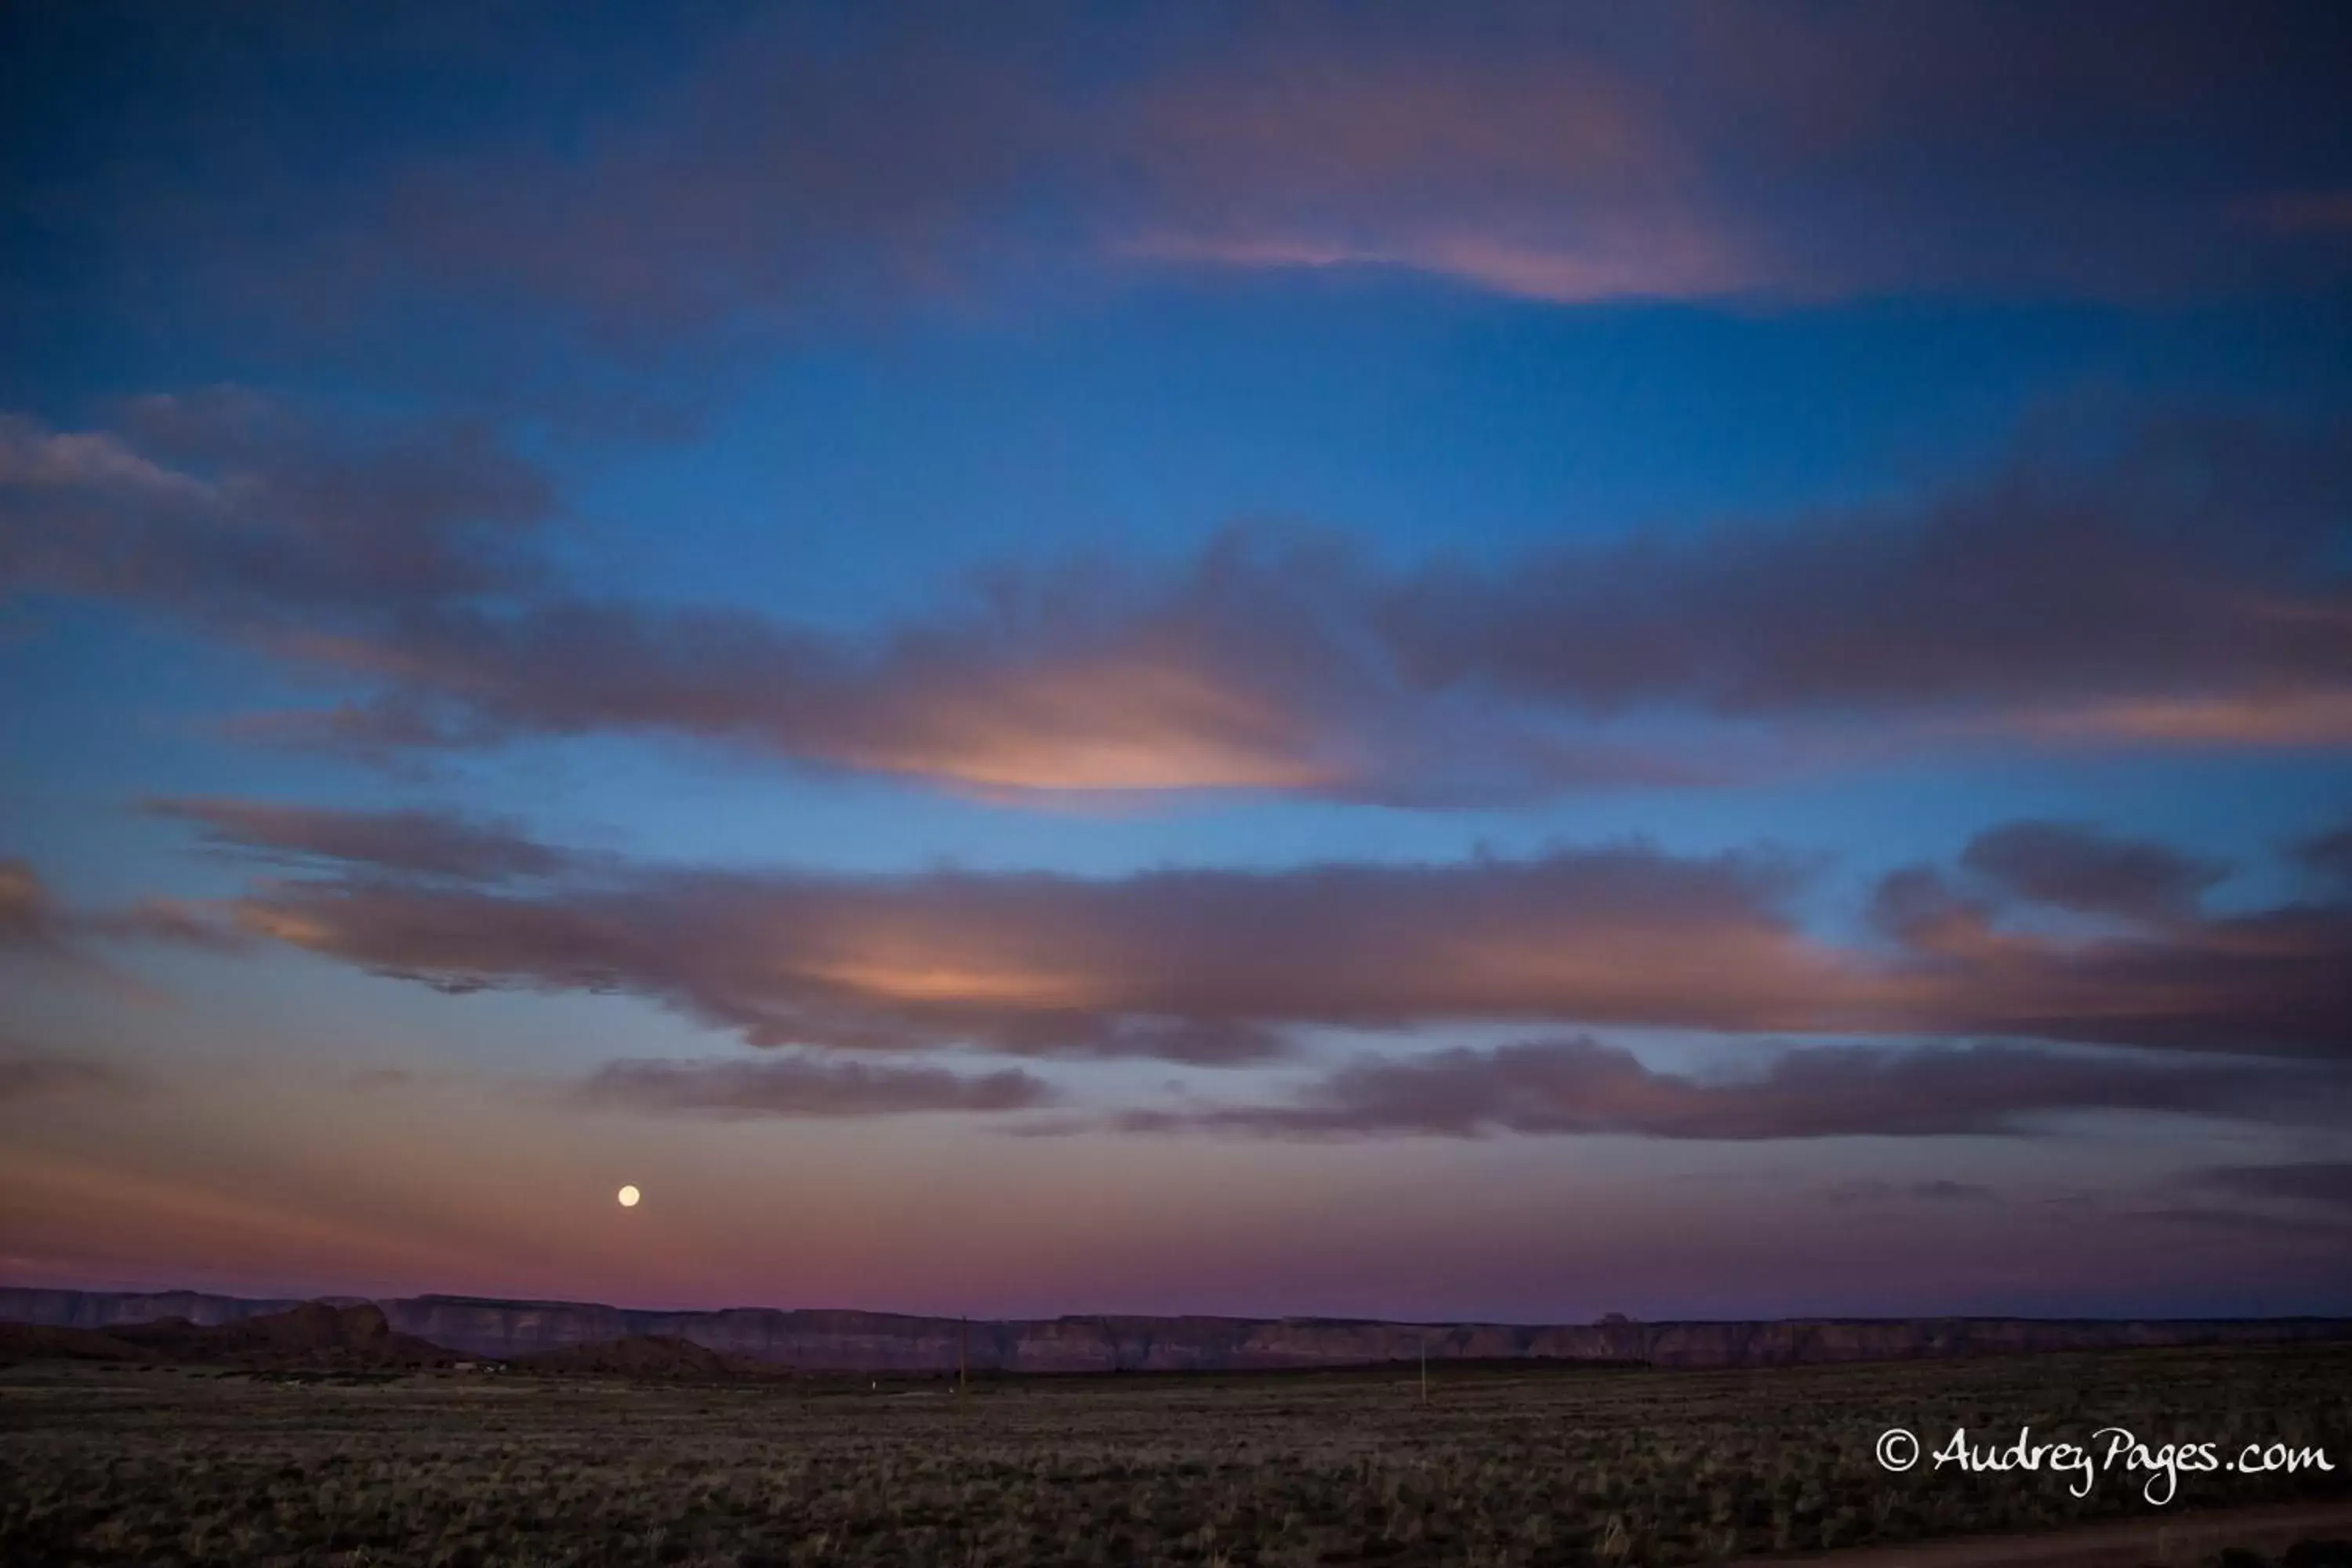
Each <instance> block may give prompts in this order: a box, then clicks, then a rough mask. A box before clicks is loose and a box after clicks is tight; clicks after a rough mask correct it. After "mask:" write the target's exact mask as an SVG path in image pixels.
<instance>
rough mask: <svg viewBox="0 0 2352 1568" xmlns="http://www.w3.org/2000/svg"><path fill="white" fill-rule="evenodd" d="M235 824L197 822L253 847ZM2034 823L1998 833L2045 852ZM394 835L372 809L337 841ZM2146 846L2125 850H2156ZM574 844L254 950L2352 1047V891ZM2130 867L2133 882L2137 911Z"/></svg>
mask: <svg viewBox="0 0 2352 1568" xmlns="http://www.w3.org/2000/svg"><path fill="white" fill-rule="evenodd" d="M238 820H239V814H238V813H236V812H235V811H229V810H218V811H215V812H214V813H213V814H212V816H211V817H210V818H208V821H209V823H210V825H211V830H212V831H213V832H214V833H215V835H221V834H228V835H230V836H233V835H234V832H235V826H234V825H235V824H236V822H237V821H238ZM262 825H263V826H264V827H265V829H266V830H267V831H268V833H270V834H274V833H275V831H276V826H277V825H276V823H275V821H274V820H273V819H268V818H266V817H265V818H264V819H262ZM2042 826H2044V825H2033V829H2032V832H2029V833H2019V832H2016V831H2013V830H1996V831H1995V833H1994V834H1992V835H1990V836H1989V837H1990V842H1992V843H1994V844H1996V845H2011V846H2013V845H2015V844H2017V843H2019V842H2024V843H2027V844H2029V845H2030V844H2032V842H2033V841H2034V835H2035V834H2038V833H2040V832H2041V831H2042ZM381 831H382V825H381V824H376V823H371V822H368V821H363V820H362V821H355V822H353V823H352V824H351V825H350V826H349V827H348V829H347V830H345V829H338V831H337V832H336V833H335V834H334V835H331V836H328V835H319V836H318V837H334V838H336V839H339V840H348V841H352V842H359V843H372V842H375V841H377V838H378V836H379V834H380V833H381ZM402 832H403V834H404V835H406V834H407V833H408V832H409V829H408V828H407V827H405V826H404V828H403V829H402ZM423 837H425V838H426V839H427V840H430V839H431V838H432V837H433V836H432V835H425V836H423ZM1983 841H1984V840H1980V841H1979V842H1983ZM2059 842H2060V843H2061V847H2063V849H2064V851H2065V854H2063V855H2061V856H2059V857H2057V858H2040V859H2034V860H2032V877H2035V878H2046V877H2047V876H2048V875H2049V874H2050V868H2051V867H2053V866H2059V867H2062V868H2064V869H2065V870H2066V871H2067V872H2069V874H2070V879H2063V880H2061V881H2060V882H2059V883H2058V884H2057V886H2058V887H2059V889H2060V890H2062V891H2064V892H2066V893H2068V894H2069V895H2070V896H2074V895H2079V894H2083V893H2084V887H2085V886H2086V885H2087V887H2088V888H2089V889H2090V892H2091V894H2093V895H2095V897H2094V898H2093V901H2094V902H2104V903H2105V905H2106V906H2108V907H2113V906H2114V904H2115V900H2114V898H2113V897H2112V895H2113V893H2114V890H2115V889H2114V885H2113V883H2112V881H2111V879H2109V878H2108V876H2107V872H2108V870H2109V868H2110V867H2111V863H2116V862H2115V851H2116V847H2117V844H2116V841H2115V840H2113V839H2110V838H2106V837H2102V836H2099V835H2096V834H2091V833H2084V832H2074V833H2072V834H2069V835H2064V836H2062V837H2061V839H2060V841H2059ZM267 843H268V837H265V844H267ZM2085 847H2087V848H2088V849H2089V850H2090V851H2093V853H2090V854H2089V855H2088V856H2087V858H2086V863H2087V864H2089V865H2090V866H2091V867H2092V868H2094V869H2095V870H2097V871H2099V872H2100V875H2099V876H2098V877H2095V878H2093V879H2090V881H2089V882H2088V883H2087V884H2084V883H2082V882H2080V881H2079V880H2077V879H2071V876H2072V873H2073V872H2074V871H2076V870H2077V869H2079V867H2078V866H2077V865H2076V859H2077V858H2084V857H2081V856H2079V855H2078V853H2077V852H2079V851H2083V850H2084V849H2085ZM2145 848H2146V847H2140V848H2139V849H2131V847H2128V846H2126V849H2127V850H2129V851H2130V852H2128V853H2125V854H2124V855H2123V856H2122V858H2121V860H2120V862H2119V863H2121V864H2124V865H2126V867H2130V868H2143V867H2145V866H2146V865H2148V864H2157V863H2161V857H2151V856H2149V855H2147V854H2146V853H2145V852H2144V851H2145ZM551 853H552V852H551ZM1979 858H1982V857H1979ZM1997 858H1998V857H1997ZM551 863H552V864H554V865H558V866H567V865H568V867H569V868H568V869H566V870H564V871H562V873H561V874H557V875H552V876H550V877H547V878H543V879H539V880H537V881H535V882H533V883H531V884H530V885H526V886H513V885H506V884H499V883H497V882H494V881H488V880H481V881H472V882H468V881H465V880H462V879H454V878H452V877H450V876H447V875H446V874H443V872H444V869H446V868H432V869H430V870H429V871H427V872H425V873H412V874H405V875H404V874H401V873H400V872H399V871H398V869H397V868H394V867H391V866H388V865H387V864H386V863H385V862H384V861H383V859H377V860H375V861H373V862H370V863H367V864H362V865H356V866H353V867H352V868H350V869H348V870H336V869H332V868H328V869H322V870H321V872H320V874H318V875H314V876H309V877H300V878H293V879H273V880H266V881H261V882H257V884H255V885H254V886H253V887H252V888H250V889H248V890H247V893H246V895H245V896H244V897H243V898H242V899H240V900H236V903H235V906H234V911H235V918H236V921H237V922H238V924H239V926H240V927H241V929H243V930H244V931H247V932H248V933H249V934H251V935H253V936H255V937H257V938H266V939H270V940H275V941H279V942H287V943H289V944H291V945H294V946H298V947H301V948H304V949H307V950H309V951H310V952H316V953H319V954H320V955H322V956H325V957H328V958H331V959H334V960H336V961H338V962H341V963H348V964H352V965H353V966H356V967H359V968H362V969H364V970H367V971H370V972H373V973H380V974H385V975H390V976H394V977H399V978H404V979H409V980H415V981H418V982H422V983H424V984H430V985H433V986H436V987H437V988H439V989H442V990H445V991H448V992H453V993H463V992H467V991H475V990H481V989H490V988H509V989H525V990H542V991H589V992H623V993H627V994H635V995H641V996H646V997H649V998H652V999H655V1000H656V1001H659V1002H662V1003H664V1004H666V1005H669V1006H672V1007H674V1008H676V1009H677V1010H678V1011H680V1012H681V1013H684V1014H686V1015H688V1016H691V1017H694V1018H696V1019H698V1020H699V1021H701V1022H703V1023H706V1024H709V1025H711V1026H716V1027H719V1028H724V1029H728V1030H731V1031H734V1032H737V1033H739V1034H740V1035H741V1036H742V1037H744V1038H745V1039H747V1040H749V1041H751V1043H753V1044H757V1045H767V1046H807V1047H835V1048H848V1049H869V1050H906V1049H919V1048H927V1047H939V1046H973V1047H986V1048H991V1049H996V1050H1003V1051H1010V1052H1015V1053H1019V1054H1024V1055H1076V1056H1087V1055H1093V1056H1136V1057H1153V1058H1165V1059H1171V1060H1181V1061H1191V1062H1197V1063H1204V1064H1213V1063H1240V1062H1249V1061H1262V1060H1266V1059H1269V1058H1275V1057H1278V1056H1281V1055H1283V1054H1285V1052H1286V1050H1287V1049H1288V1047H1289V1042H1290V1039H1291V1037H1293V1035H1294V1034H1295V1033H1296V1032H1297V1031H1298V1030H1300V1029H1304V1028H1310V1027H1315V1026H1341V1027H1357V1028H1370V1029H1410V1028H1416V1027H1420V1026H1427V1025H1434V1024H1445V1023H1454V1022H1474V1021H1481V1020H1496V1021H1500V1020H1519V1021H1528V1022H1548V1023H1559V1024H1570V1025H1587V1026H1590V1025H1612V1024H1613V1025H1647V1026H1662V1027H1673V1028H1682V1029H1693V1030H1706V1031H1712V1032H1717V1033H1724V1034H1748V1035H1754V1034H1813V1035H1824V1034H1825V1035H1843V1036H1850V1037H1851V1036H1873V1037H1887V1036H1911V1037H1929V1038H1942V1039H2031V1040H2040V1041H2047V1042H2057V1043H2066V1044H2074V1045H2106V1046H2127V1047H2157V1048H2165V1049H2173V1050H2181V1051H2196V1052H2229V1053H2242V1054H2252V1055H2272V1056H2284V1057H2305V1058H2316V1059H2339V1058H2342V1057H2343V1055H2344V1052H2345V1049H2346V1046H2347V1041H2352V904H2346V903H2341V902H2338V903H2307V904H2305V903H2290V904H2284V905H2280V906H2277V907H2275V908H2271V909H2266V910H2252V911H2245V912H2233V913H2230V914H2225V915H2207V914H2201V913H2198V912H2196V911H2194V910H2186V909H2182V910H2169V911H2168V914H2167V917H2166V919H2165V920H2164V921H2163V922H2162V923H2160V924H2157V925H2145V924H2139V923H2131V924H2127V925H2126V927H2125V928H2123V929H2121V930H2114V929H2100V930H2096V931H2091V932H2088V933H2081V932H2064V933H2053V932H2050V931H2042V930H2040V929H2036V927H2035V926H2034V925H2033V924H2032V922H2031V921H2028V922H2027V923H2025V924H2022V925H2021V924H2018V923H2015V922H2013V921H2010V920H2009V919H2008V918H2007V916H2006V912H2005V911H2004V910H2003V909H2002V908H2000V907H1997V906H1996V905H1993V904H1988V903H1984V902H1981V901H1977V900H1970V899H1969V898H1967V897H1965V896H1963V895H1962V894H1961V893H1959V892H1958V891H1956V890H1955V889H1954V886H1953V883H1952V881H1951V879H1950V878H1949V877H1948V876H1947V874H1946V873H1944V872H1943V871H1941V870H1939V869H1937V868H1935V867H1931V866H1920V867H1913V868H1906V869H1904V870H1901V871H1898V872H1896V873H1894V874H1892V875H1891V876H1889V877H1888V878H1886V879H1885V880H1884V881H1883V882H1882V884H1881V885H1880V886H1879V887H1878V889H1876V891H1875V893H1874V897H1873V904H1872V911H1873V913H1874V917H1875V920H1876V926H1877V930H1878V931H1879V932H1880V933H1881V934H1880V936H1879V938H1878V939H1877V940H1874V941H1868V942H1856V943H1853V944H1849V945H1841V944H1839V943H1835V942H1826V941H1823V940H1821V939H1818V938H1816V937H1813V936H1811V935H1809V934H1807V932H1806V931H1805V929H1804V928H1803V926H1802V924H1801V922H1800V921H1799V920H1798V918H1797V915H1796V913H1795V911H1794V906H1795V904H1796V902H1797V901H1798V895H1800V894H1801V893H1806V892H1809V891H1810V890H1811V886H1812V877H1811V872H1812V869H1813V863H1811V862H1808V861H1806V860H1803V859H1801V858H1796V857H1794V856H1792V855H1790V854H1789V853H1787V852H1774V851H1763V850H1759V851H1753V852H1748V853H1739V854H1721V855H1715V856H1707V857H1684V856H1675V855H1671V854H1668V853H1665V852H1664V851H1662V850H1660V849H1658V848H1656V847H1652V846H1648V845H1645V844H1641V843H1631V844H1621V845H1613V846H1601V847H1587V848H1572V847H1559V848H1555V849H1553V850H1550V851H1549V852H1547V853H1544V854H1540V855H1537V856H1532V857H1528V858H1520V859H1506V858H1495V857H1482V858H1473V859H1468V860H1463V861H1457V862H1451V863H1435V864H1397V865H1380V864H1360V865H1357V864H1344V863H1342V864H1326V865H1310V866H1302V867H1297V868H1286V869H1264V870H1229V869H1206V868H1202V869H1159V870H1146V871H1139V872H1135V873H1131V874H1129V875H1125V876H1118V877H1108V878H1083V877H1072V876H1064V875H1057V874H1049V873H1021V872H965V871H950V870H942V871H929V872H922V873H914V874H903V875H887V876H847V875H824V874H817V873H808V872H797V871H791V870H775V871H765V872H761V871H736V872H718V871H709V870H698V869H686V868H670V867H664V866H660V865H648V864H638V863H632V862H629V861H626V860H623V859H619V858H593V859H582V860H576V861H570V862H567V861H566V860H564V858H562V857H561V856H560V855H558V856H556V857H555V858H554V859H553V860H552V861H551ZM2178 863H2179V864H2182V865H2185V864H2189V862H2188V861H2186V860H2185V859H2182V860H2179V862H2178ZM2200 874H2201V873H2200ZM2136 878H2137V871H2135V878H2126V879H2125V884H2124V885H2125V887H2126V889H2127V890H2128V891H2130V892H2131V893H2132V894H2133V895H2134V899H2135V900H2137V897H2138V895H2140V894H2142V893H2144V892H2145V891H2146V886H2145V879H2136ZM2158 883H2159V885H2161V886H2163V887H2169V886H2171V883H2170V882H2168V881H2167V880H2165V879H2158ZM2036 885H2040V884H2036ZM2127 901H2128V900H2127ZM2130 907H2133V908H2139V907H2141V906H2140V905H2139V904H2138V903H2137V902H2131V903H2130ZM2027 912H2028V913H2029V914H2030V913H2031V910H2028V911H2027Z"/></svg>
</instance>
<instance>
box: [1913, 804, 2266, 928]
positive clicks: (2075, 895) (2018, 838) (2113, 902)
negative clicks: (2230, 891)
mask: <svg viewBox="0 0 2352 1568" xmlns="http://www.w3.org/2000/svg"><path fill="white" fill-rule="evenodd" d="M1960 864H1961V865H1962V866H1963V867H1964V868H1967V869H1968V870H1969V871H1972V872H1974V873H1976V874H1977V875H1978V876H1979V877H1982V878H1984V879H1987V880H1988V881H1990V882H1991V883H1993V884H1995V885H1996V886H1997V887H1999V888H2000V889H2001V890H2003V891H2005V892H2007V893H2009V894H2010V895H2011V896H2013V897H2015V898H2019V899H2022V900H2027V901H2029V902H2032V903H2038V904H2047V905H2051V906H2053V907H2055V908H2058V909H2064V910H2076V911H2079V912H2081V913H2084V914H2101V915H2115V916H2119V917H2121V918H2124V919H2126V920H2146V919H2168V918H2178V917H2181V916H2185V915H2189V914H2191V913H2193V912H2194V911H2195V909H2196V906H2197V901H2198V900H2199V899H2200V897H2202V896H2203V894H2204V893H2205V891H2206V889H2209V888H2210V887H2212V886H2213V885H2214V884H2215V883H2216V882H2219V881H2220V880H2221V879H2222V878H2223V877H2225V876H2226V875H2228V868H2226V867H2223V866H2220V865H2216V864H2214V863H2212V862H2210V861H2204V860H2198V859H2194V858H2189V857H2188V856H2185V855H2180V854H2179V853H2176V852H2175V851H2173V850H2171V849H2168V848H2167V847H2164V846H2163V845H2160V844H2151V843H2147V842H2144V841H2139V840H2130V839H2120V838H2116V837H2110V836H2108V835H2105V834H2103V833H2100V832H2099V831H2098V830H2097V829H2095V828H2093V827H2089V826H2084V825H2082V824H2079V823H2064V822H2013V823H2011V824H2009V825H2008V826H2003V827H2000V828H1996V829H1994V830H1993V831H1991V832H1989V833H1981V834H1979V835H1978V836H1977V837H1975V838H1973V839H1971V840H1970V841H1969V846H1968V847H1967V848H1966V849H1965V850H1964V851H1962V852H1961V855H1960Z"/></svg>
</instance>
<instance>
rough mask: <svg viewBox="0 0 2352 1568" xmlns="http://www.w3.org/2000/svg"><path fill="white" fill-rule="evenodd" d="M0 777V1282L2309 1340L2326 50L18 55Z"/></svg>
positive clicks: (2130, 12)
mask: <svg viewBox="0 0 2352 1568" xmlns="http://www.w3.org/2000/svg"><path fill="white" fill-rule="evenodd" d="M0 740H5V745H0V998H5V1005H0V1281H5V1282H7V1283H14V1284H37V1285H58V1286H80V1287H90V1288H110V1289H111V1288H150V1287H195V1288H201V1289H213V1290H226V1291H232V1292H236V1293H243V1294H272V1295H274V1294H281V1293H320V1292H337V1293H352V1294H368V1295H389V1294H407V1293H414V1292H419V1291H428V1290H439V1291H452V1292H465V1293H476V1294H497V1295H509V1296H531V1297H551V1298H562V1299H572V1300H605V1301H614V1302H618V1303H623V1304H629V1305H639V1306H678V1307H717V1306H728V1305H770V1306H782V1307H815V1306H833V1307H865V1308H872V1309H878V1310H910V1311H922V1312H938V1313H970V1314H972V1315H975V1316H979V1315H989V1316H1005V1315H1054V1314H1058V1313H1063V1312H1091V1311H1136V1312H1162V1311H1165V1312H1175V1311H1209V1312H1229V1313H1245V1314H1254V1315H1255V1314H1264V1315H1277V1314H1329V1315H1346V1316H1364V1317H1371V1316H1387V1317H1408V1318H1450V1319H1461V1318H1482V1319H1501V1320H1510V1321H1584V1320H1589V1319H1591V1318H1594V1317H1597V1316H1598V1315H1600V1314H1601V1313H1602V1312H1606V1311H1622V1312H1626V1313H1630V1314H1633V1315H1635V1316H1638V1317H1644V1318H1667V1317H1763V1316H1782V1315H1794V1314H1814V1313H1837V1314H1850V1315H1893V1314H1910V1313H1942V1312H1999V1313H2017V1314H2032V1315H2042V1314H2074V1313H2081V1314H2123V1313H2135V1314H2205V1313H2216V1314H2227V1315H2242V1314H2247V1313H2255V1312H2272V1313H2275V1312H2287V1311H2296V1312H2333V1313H2352V7H2347V6H2346V5H2340V4H2326V3H2323V4H2316V5H2268V4H2259V3H2242V0H2241V3H2231V4H2221V3H2219V0H2216V3H2214V4H2210V5H2171V4H2155V3H2146V0H2136V3H2129V4H2112V5H2110V4H2095V3H2089V0H2084V3H2079V4H2064V5H2025V4H2016V5H2006V4H1962V3H1958V0H1954V3H1950V4H1938V5H1924V4H1923V5H1907V4H1883V3H1882V4H1855V5H1824V4H1809V3H1804V4H1801V3H1789V4H1762V3H1756V4H1722V5H1709V4H1644V5H1613V4H1612V5H1589V6H1571V5H1483V6H1450V5H1449V6H1438V5H1397V6H1345V7H1342V6H1338V5H1333V6H1329V7H1324V6H1317V5H1232V6H1228V5H1189V4H1188V5H1098V6H1086V7H1078V6H1056V5H1011V6H996V5H990V6H940V7H936V8H932V7H897V6H889V5H837V6H835V5H826V6H798V7H793V8H789V9H779V8H772V7H753V6H745V5H704V4H672V5H568V6H545V7H540V6H524V5H505V4H499V3H497V0H488V3H481V0H477V3H473V4H466V5H446V6H444V5H395V6H380V7H362V6H333V5H325V6H321V5H299V4H286V5H277V4H265V3H260V0H255V3H251V4H226V5H110V4H68V3H67V0H29V3H25V4H16V5H8V6H6V7H5V9H4V10H0ZM624 1183H630V1184H635V1185H637V1186H639V1187H641V1188H642V1189H643V1190H644V1193H645V1199H644V1202H643V1203H642V1204H641V1205H637V1206H636V1207H635V1208H631V1209H623V1208H622V1207H620V1206H619V1205H616V1204H615V1203H614V1192H615V1191H616V1189H617V1188H619V1187H620V1186H621V1185H622V1184H624Z"/></svg>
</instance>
